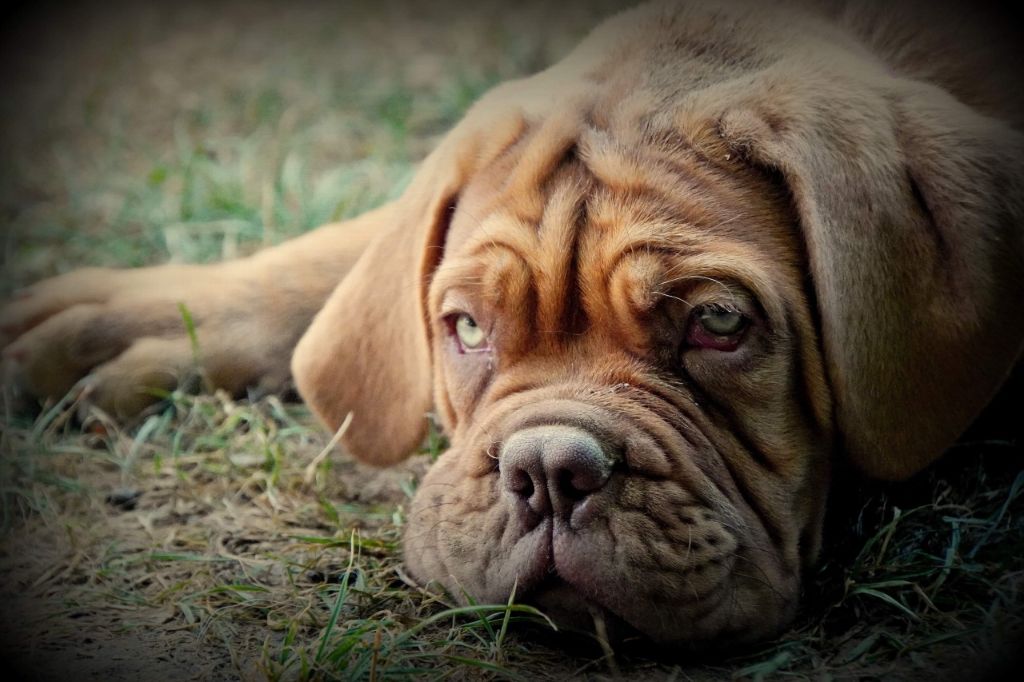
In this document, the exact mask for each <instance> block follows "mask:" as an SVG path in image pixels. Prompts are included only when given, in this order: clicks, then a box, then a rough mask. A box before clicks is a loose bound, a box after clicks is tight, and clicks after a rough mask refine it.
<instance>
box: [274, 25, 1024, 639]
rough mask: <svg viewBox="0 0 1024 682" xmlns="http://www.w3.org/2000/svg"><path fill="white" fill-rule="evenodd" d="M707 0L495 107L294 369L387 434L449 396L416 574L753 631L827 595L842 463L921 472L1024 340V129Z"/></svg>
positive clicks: (585, 610) (403, 444)
mask: <svg viewBox="0 0 1024 682" xmlns="http://www.w3.org/2000/svg"><path fill="white" fill-rule="evenodd" d="M666 11H668V10H666ZM678 11H681V12H684V11H685V12H690V11H692V12H696V13H698V14H699V13H700V12H701V10H699V9H697V8H695V7H690V9H688V10H682V9H680V10H678ZM705 18H706V17H705ZM684 19H686V18H685V17H683V18H680V20H679V21H671V20H670V17H668V15H666V14H664V13H663V12H662V9H660V6H652V7H651V8H650V9H649V10H642V11H641V12H640V14H639V15H637V16H626V15H623V16H622V17H621V18H620V19H619V20H617V22H618V23H615V22H612V23H609V24H607V25H606V26H605V28H603V29H601V30H599V31H598V32H596V33H595V34H594V35H592V36H591V38H590V39H589V40H588V41H587V42H585V43H584V44H583V45H581V46H580V48H579V49H578V50H577V52H576V53H574V54H573V55H572V56H570V57H569V58H568V59H567V60H566V61H565V62H563V63H562V64H561V65H559V66H557V67H554V68H553V69H550V70H548V71H545V72H543V73H541V74H539V75H537V76H535V77H531V78H530V79H525V80H523V81H518V82H514V83H511V84H506V85H503V86H500V87H499V88H497V89H496V90H494V91H492V92H491V93H490V94H488V95H487V96H486V97H485V98H484V99H483V100H481V102H479V103H478V104H477V105H476V106H474V108H473V110H471V111H470V112H469V114H468V115H467V117H466V119H464V121H463V122H462V123H461V124H460V125H459V126H458V127H457V128H456V130H455V131H453V132H452V133H451V134H449V136H448V137H447V138H445V141H444V142H443V143H442V144H441V146H440V147H439V148H438V149H437V150H435V152H434V153H433V154H431V156H430V157H428V159H427V160H426V161H425V162H424V164H423V166H422V167H421V169H420V171H419V172H418V173H417V175H416V178H415V179H414V181H413V183H412V184H411V185H410V187H409V188H408V189H407V190H406V191H405V192H404V193H403V195H402V197H401V198H400V199H399V200H398V201H396V202H394V203H393V204H390V205H388V206H386V207H384V208H382V209H380V210H379V211H378V212H376V213H375V214H374V216H373V219H372V220H370V221H369V222H368V223H366V224H367V225H371V226H373V227H375V228H376V229H378V230H379V234H380V236H379V237H378V238H377V239H376V240H375V241H374V242H372V243H371V245H370V246H369V247H368V249H367V251H366V252H365V253H364V255H363V256H362V257H361V259H360V261H359V263H358V264H357V265H356V266H355V267H354V268H353V269H352V271H351V272H350V273H349V274H348V275H347V276H346V278H345V280H344V281H343V282H342V283H341V284H340V285H339V286H338V288H337V289H336V290H335V292H334V293H333V294H332V295H331V297H330V299H329V300H328V301H327V303H326V305H325V307H324V308H323V310H321V312H320V313H319V314H318V316H317V319H316V320H315V321H314V323H313V325H312V326H311V327H310V329H309V331H308V332H307V333H306V335H305V336H304V337H303V339H302V341H301V342H300V343H299V345H298V347H297V349H296V352H295V356H294V360H293V373H294V375H295V377H296V381H297V384H298V387H299V390H300V392H301V393H302V395H303V397H304V399H305V400H306V401H307V402H308V403H309V404H310V405H311V406H312V407H313V409H314V410H315V411H316V412H317V414H318V415H319V416H320V417H321V418H323V420H324V421H325V422H326V423H327V424H328V425H330V426H332V427H334V428H338V425H339V424H341V423H342V422H343V421H346V416H347V415H348V414H350V413H351V414H352V415H353V418H352V420H351V423H350V428H348V430H347V431H346V432H345V433H344V438H343V442H344V443H345V445H346V447H347V448H348V449H349V450H350V451H352V452H354V453H355V454H357V455H358V456H360V457H362V458H363V459H365V460H367V461H370V462H373V463H376V464H387V463H390V462H394V461H396V460H398V459H400V458H401V457H404V456H405V455H406V454H408V453H409V452H410V451H411V450H412V449H414V448H415V447H416V445H417V444H418V443H419V442H420V441H421V439H422V436H423V433H424V430H425V429H424V426H425V419H424V415H425V413H427V412H428V411H435V412H436V413H437V414H439V415H440V418H441V421H442V422H443V424H444V427H445V429H446V431H447V432H448V433H449V435H450V436H451V449H450V450H449V451H448V452H446V453H445V454H444V455H443V456H442V457H441V458H440V459H439V460H438V461H437V462H436V464H435V465H434V466H433V467H432V468H431V470H430V472H429V473H428V475H427V476H426V478H425V479H424V480H423V482H422V483H421V485H420V489H419V491H418V493H417V496H416V498H415V500H414V502H413V505H412V510H411V513H410V515H409V525H408V527H407V529H406V535H405V560H406V562H407V564H408V566H409V568H410V569H411V573H412V574H413V575H414V576H415V577H416V578H418V579H420V580H422V581H424V582H432V583H435V584H438V585H440V586H442V587H444V588H445V589H446V590H448V591H449V592H450V593H451V594H452V595H453V596H454V597H456V598H457V599H460V600H464V601H469V600H472V601H474V602H477V603H479V602H483V601H486V602H505V601H506V600H507V599H508V598H509V596H510V595H511V594H512V593H513V592H514V593H515V595H516V597H517V598H518V599H520V600H523V599H526V600H530V601H533V602H535V603H537V604H539V605H541V606H543V607H544V608H545V610H546V611H548V612H549V613H552V614H553V615H556V616H558V617H560V619H561V620H563V621H570V622H575V623H576V624H579V625H583V626H586V625H587V624H588V621H589V620H590V617H591V615H596V616H597V617H599V618H602V619H604V620H605V622H606V623H612V624H619V625H622V626H624V628H623V629H624V630H625V631H629V630H630V629H632V630H637V631H640V632H641V633H643V634H644V635H647V636H648V637H650V638H652V639H654V640H657V641H662V642H667V641H673V642H675V641H679V642H683V641H691V642H692V641H706V640H709V639H732V640H749V639H755V638H758V637H762V636H765V635H767V634H769V633H772V632H774V631H777V630H778V629H779V628H780V627H781V626H782V625H783V624H785V623H786V622H787V621H788V620H789V618H790V617H791V615H792V614H793V612H794V608H795V606H796V598H797V594H798V591H799V583H800V574H801V568H802V567H803V566H804V565H805V564H806V563H807V562H810V561H813V560H814V558H815V555H816V553H817V548H818V544H819V540H820V527H821V523H822V519H823V515H824V513H823V505H824V501H825V498H826V495H827V488H828V477H829V468H830V464H831V462H832V460H833V459H836V458H841V459H843V460H845V461H847V462H849V463H852V464H853V465H855V466H857V467H859V468H860V469H861V470H863V471H864V472H866V473H868V474H871V475H874V476H877V477H882V478H901V477H906V476H909V475H911V474H913V473H914V472H916V471H919V470H920V469H921V468H923V467H924V466H926V465H927V464H928V463H929V462H931V461H933V460H934V459H935V458H936V457H938V456H939V455H940V454H941V453H942V451H943V449H944V448H946V447H948V446H949V445H950V444H951V443H952V442H953V440H954V439H955V438H956V437H957V435H959V433H961V432H962V430H963V429H964V428H965V427H966V426H967V425H968V424H969V422H970V421H971V419H973V417H974V416H975V415H976V414H977V413H978V411H979V410H980V409H981V408H982V407H983V406H984V405H985V404H986V402H987V401H988V400H989V399H990V398H991V397H992V395H993V394H994V393H995V391H996V390H997V388H998V386H999V385H1000V383H1001V382H1002V381H1003V380H1004V378H1005V376H1006V374H1007V372H1008V370H1009V368H1010V367H1012V366H1013V365H1014V363H1015V362H1016V361H1017V360H1018V359H1019V358H1020V357H1021V355H1022V349H1024V315H1018V314H1007V305H1017V304H1016V303H1013V302H1018V301H1020V300H1022V296H1024V289H1022V283H1024V232H1021V230H1020V225H1021V224H1022V222H1024V204H1022V203H1021V199H1020V197H1022V196H1024V192H1021V191H1019V190H1020V188H1021V187H1022V184H1021V183H1022V178H1024V166H1022V165H1021V164H1022V162H1021V159H1024V138H1022V137H1021V136H1020V134H1019V133H1016V132H1015V131H1013V130H1011V129H1010V128H1008V127H1007V126H1005V125H1003V124H1000V123H999V122H997V121H995V120H993V119H990V118H987V117H985V116H982V115H979V114H978V113H977V112H975V111H972V110H971V109H969V108H968V107H967V106H966V105H965V104H963V103H962V102H960V101H958V100H956V99H955V98H953V97H951V96H950V95H949V94H948V93H946V92H943V91H942V90H940V89H938V88H935V87H932V86H930V85H926V84H922V83H919V82H916V81H913V80H909V79H906V78H903V77H901V76H898V75H896V74H894V73H893V72H892V71H891V70H889V69H887V68H886V67H885V66H884V65H883V64H881V63H880V62H877V61H875V60H873V59H868V58H866V57H865V54H864V53H863V51H861V50H859V49H853V48H851V47H850V45H848V44H846V43H843V42H842V41H838V42H837V41H835V40H833V38H834V36H833V35H832V34H831V33H830V32H829V31H828V30H825V31H824V33H822V34H821V35H817V37H815V35H816V34H815V31H816V30H817V29H814V30H811V29H809V28H807V27H806V26H805V27H803V28H801V27H800V25H798V24H799V22H797V23H794V24H792V25H791V24H790V23H789V22H780V23H778V24H777V25H776V26H775V27H774V28H773V29H772V31H771V32H770V33H768V34H765V33H763V32H760V31H761V29H762V28H763V27H759V26H758V25H751V26H749V27H748V28H749V29H750V30H751V31H752V32H753V33H751V35H754V34H755V33H756V35H759V36H760V39H761V40H763V41H764V44H763V45H761V47H760V48H758V49H755V48H756V47H757V45H755V44H753V43H752V44H751V45H749V46H747V47H749V50H748V51H745V52H743V53H741V54H742V55H745V56H744V57H743V58H739V57H737V53H734V52H729V51H728V50H726V51H725V52H724V53H723V55H720V56H721V57H722V59H721V60H719V61H716V60H715V58H713V54H712V52H714V51H713V50H712V51H711V52H709V51H707V50H705V49H704V47H703V46H706V45H708V44H709V43H708V41H707V40H705V39H704V38H703V37H702V36H701V35H696V36H693V35H691V36H689V38H687V34H686V31H685V30H684V27H686V26H701V25H702V24H701V21H699V20H698V19H699V17H692V16H691V17H689V18H688V19H686V20H684ZM737 21H740V20H739V19H738V18H737ZM712 23H714V22H712ZM755 24H756V22H755ZM638 26H640V27H641V28H638ZM804 29H807V30H804ZM698 33H699V31H698ZM734 33H736V34H737V35H738V34H739V33H738V32H736V31H730V34H729V35H730V36H731V35H733V34H734ZM718 39H721V40H723V41H724V43H723V44H724V45H728V44H730V43H729V40H730V39H728V38H726V37H723V36H719V37H718ZM688 40H692V41H696V42H694V43H693V44H690V43H688ZM756 42H757V41H755V43H756ZM711 43H714V41H713V40H712V41H711ZM762 48H763V49H762ZM797 48H799V49H797ZM759 50H761V51H759ZM747 52H749V54H747ZM791 52H792V53H793V54H795V55H796V56H795V57H793V58H787V57H784V55H787V54H790V53H791ZM808 55H813V56H814V59H813V60H809V59H808V58H807V56H808ZM1008 302H1010V303H1008Z"/></svg>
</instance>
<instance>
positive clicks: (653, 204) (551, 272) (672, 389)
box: [406, 137, 830, 640]
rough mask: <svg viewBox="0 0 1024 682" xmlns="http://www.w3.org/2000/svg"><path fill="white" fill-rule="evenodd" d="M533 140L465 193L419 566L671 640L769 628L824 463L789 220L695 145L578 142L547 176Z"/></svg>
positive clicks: (580, 617)
mask: <svg viewBox="0 0 1024 682" xmlns="http://www.w3.org/2000/svg"><path fill="white" fill-rule="evenodd" d="M539 144H541V143H539V142H535V143H534V146H537V145H539ZM530 147H531V144H530V141H529V140H527V141H521V142H519V143H518V144H517V145H516V146H515V147H514V148H513V149H512V150H510V151H508V152H506V153H505V154H504V155H503V156H502V157H500V158H499V160H498V161H496V162H495V163H494V164H493V165H492V166H491V167H490V168H488V169H486V170H485V171H483V172H481V173H480V174H478V175H477V176H476V177H475V178H474V179H473V180H472V181H471V182H470V183H469V185H468V186H467V187H466V189H465V191H464V192H463V194H462V195H461V198H460V201H459V203H458V206H457V208H456V209H455V210H454V214H453V217H452V224H451V228H450V230H449V232H448V238H447V240H446V243H445V245H444V256H443V259H442V261H441V263H440V265H439V267H438V269H437V270H436V274H435V275H434V277H433V281H432V284H431V286H430V291H429V305H428V308H429V316H430V318H431V320H432V323H433V338H434V344H433V348H434V366H435V386H436V387H437V389H436V394H435V404H436V405H437V406H438V411H439V412H440V414H441V415H442V419H443V421H444V422H445V425H446V427H447V430H448V432H449V433H450V434H451V436H452V439H451V448H450V450H448V451H447V452H446V453H445V454H444V455H443V456H442V457H441V458H440V459H439V460H438V462H437V464H436V465H435V466H434V467H433V468H432V469H431V470H430V472H429V474H428V475H427V477H426V479H425V480H424V481H423V483H422V485H421V487H420V489H419V492H418V494H417V497H416V501H415V503H414V505H413V511H412V514H411V516H410V520H409V527H408V530H407V533H406V548H407V551H406V556H407V561H408V564H409V568H410V569H411V571H412V572H413V574H414V575H415V576H416V577H418V578H419V579H421V580H423V581H437V582H439V583H440V584H441V585H443V586H444V587H445V588H446V589H447V590H448V591H449V592H450V593H452V594H455V595H460V594H465V595H468V596H470V597H472V598H473V599H475V600H477V601H478V602H499V603H500V602H502V601H504V600H505V599H507V598H508V595H509V594H510V593H511V591H512V589H513V585H515V586H516V594H517V596H518V597H519V598H520V599H525V600H529V601H532V602H535V603H537V604H539V605H540V606H542V607H544V608H545V609H546V610H547V611H548V612H550V613H553V614H556V615H558V616H559V617H560V618H561V620H563V621H570V622H571V621H577V622H579V621H582V623H581V624H585V623H586V622H588V621H589V618H590V616H589V613H590V611H591V610H593V609H598V610H600V611H601V612H602V613H604V614H606V615H608V616H609V619H608V620H609V621H610V622H612V623H614V622H620V623H625V624H626V625H628V626H630V627H631V628H633V629H635V630H637V631H640V632H642V633H643V634H645V635H648V636H650V637H652V638H654V639H656V640H679V639H687V640H703V639H708V638H712V637H718V636H721V635H729V636H731V637H735V638H743V639H748V638H752V637H757V636H763V635H765V634H768V633H770V632H772V631H774V630H775V629H776V628H777V627H778V626H779V624H780V623H781V622H783V621H785V620H786V619H787V618H788V617H789V615H790V614H791V612H792V610H793V607H794V605H795V600H796V596H797V592H798V587H799V579H800V573H801V564H802V562H803V561H805V560H807V559H813V556H814V553H815V551H816V546H817V539H818V536H819V523H820V519H821V505H822V503H823V501H824V490H825V486H823V485H822V484H821V481H822V480H823V475H824V473H825V467H826V466H827V462H828V439H829V428H830V427H829V424H828V423H827V422H828V419H829V405H828V399H827V395H828V393H827V390H826V389H825V386H824V384H823V379H822V368H821V357H820V353H819V351H818V343H817V339H816V336H815V334H814V331H813V324H812V323H811V319H810V315H811V312H810V306H809V304H808V301H807V298H806V295H805V290H804V287H803V284H802V278H801V272H802V271H803V268H804V265H803V263H802V262H801V261H802V256H801V251H800V246H799V242H798V240H797V239H796V237H795V235H796V230H795V226H794V218H793V215H792V213H791V211H790V210H789V209H788V207H787V206H786V204H785V201H784V199H783V197H782V196H781V194H780V192H778V191H777V188H773V187H772V186H771V185H770V184H769V182H768V181H767V180H765V179H763V178H758V177H756V176H755V175H754V174H752V173H751V172H749V170H741V169H739V168H738V167H730V166H729V165H728V164H725V165H720V166H715V165H712V164H709V163H707V160H706V159H704V160H702V159H700V158H698V157H697V156H696V155H695V154H693V153H692V152H691V153H689V154H682V155H679V154H677V155H676V156H675V157H674V159H673V164H671V165H669V164H665V163H659V162H658V152H659V151H661V150H658V149H644V148H643V146H642V145H625V144H611V143H609V142H607V141H602V140H600V139H599V138H596V137H584V138H582V139H578V140H576V141H575V145H574V146H573V148H572V149H573V151H570V152H569V153H568V154H563V155H561V156H560V157H558V158H552V159H546V160H545V161H544V162H543V163H541V164H540V165H541V166H542V167H544V168H546V169H547V170H546V171H544V172H541V173H539V174H538V172H537V168H538V161H537V155H538V152H537V151H536V150H531V149H530ZM524 158H530V166H529V167H524V166H523V159H524ZM627 585H628V586H629V589H625V586H627Z"/></svg>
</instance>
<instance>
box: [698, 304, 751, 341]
mask: <svg viewBox="0 0 1024 682" xmlns="http://www.w3.org/2000/svg"><path fill="white" fill-rule="evenodd" d="M697 319H698V320H700V324H701V326H702V327H704V329H706V330H707V331H708V332H709V333H711V334H714V335H715V336H732V335H734V334H739V333H740V332H741V331H743V328H744V327H745V326H746V324H747V318H746V317H745V316H744V315H743V313H740V312H737V311H735V310H729V309H728V308H723V307H721V306H718V305H708V306H704V307H703V308H701V310H700V312H698V313H697Z"/></svg>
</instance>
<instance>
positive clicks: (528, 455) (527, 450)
mask: <svg viewBox="0 0 1024 682" xmlns="http://www.w3.org/2000/svg"><path fill="white" fill-rule="evenodd" d="M500 457H501V459H500V460H499V461H500V465H501V484H502V487H503V489H504V490H505V494H506V495H508V496H509V497H510V498H511V499H512V501H513V505H514V506H515V507H516V509H517V511H518V512H519V513H520V514H522V515H523V517H524V518H532V519H536V518H537V515H540V516H549V515H551V514H557V515H560V516H564V517H568V516H569V515H571V514H572V511H573V509H574V508H575V507H576V505H577V504H578V503H580V502H581V501H583V500H584V499H585V498H586V497H587V496H588V495H590V494H591V493H594V492H596V491H598V490H600V489H601V488H603V487H604V484H605V483H607V482H608V479H609V478H610V477H611V473H612V464H613V462H612V460H611V458H609V457H608V455H607V454H606V453H605V451H604V449H603V448H602V447H601V444H600V443H599V442H598V441H597V439H596V438H594V437H593V436H592V435H590V434H589V433H587V432H586V431H583V430H581V429H577V428H575V427H571V426H536V427H532V428H528V429H523V430H521V431H517V432H516V433H515V434H513V435H512V437H510V438H509V439H508V440H506V441H505V444H504V445H503V446H502V448H501V454H500Z"/></svg>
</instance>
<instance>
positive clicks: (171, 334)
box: [0, 206, 392, 418]
mask: <svg viewBox="0 0 1024 682" xmlns="http://www.w3.org/2000/svg"><path fill="white" fill-rule="evenodd" d="M391 210H392V209H391V207H390V206H384V207H382V208H380V209H377V210H376V211H372V212H370V213H367V214H364V215H363V216H360V217H359V218H356V219H354V220H350V221H346V222H343V223H334V224H330V225H325V226H323V227H321V228H319V229H317V230H314V231H313V232H310V233H307V234H305V235H303V236H301V237H298V238H296V239H293V240H291V241H288V242H285V243H283V244H281V245H279V246H275V247H270V248H267V249H264V250H263V251H260V252H258V253H256V254H254V255H252V256H249V257H246V258H241V259H237V260H233V261H227V262H224V263H217V264H212V265H164V266H156V267H149V268H139V269H134V270H115V269H101V268H86V269H81V270H76V271H74V272H71V273H69V274H66V275H62V276H60V277H55V278H52V279H48V280H45V281H43V282H40V283H38V284H36V285H34V286H31V287H29V288H28V289H26V290H23V291H21V292H18V293H17V294H15V295H14V296H13V297H12V299H11V300H10V301H8V302H7V303H6V304H5V305H4V306H3V309H2V310H0V346H2V347H3V348H4V350H3V356H4V368H5V379H4V383H5V384H6V385H7V386H8V388H11V389H13V390H14V391H15V392H20V393H22V394H28V395H30V396H33V397H35V398H59V397H61V396H63V395H64V394H66V393H67V392H68V391H69V390H71V389H72V388H73V387H75V386H76V384H77V385H80V386H82V387H85V388H86V389H87V391H88V393H87V395H88V398H89V400H90V401H91V402H92V403H93V404H95V405H97V406H99V407H100V408H102V409H104V410H106V411H108V412H110V413H111V414H114V415H116V416H118V417H122V418H124V417H129V416H131V415H133V414H135V413H137V412H138V411H140V410H141V409H143V408H144V407H146V406H147V405H149V404H151V403H152V402H154V401H155V400H157V397H156V396H157V394H159V392H160V391H161V390H169V389H173V388H174V387H176V386H177V385H179V383H180V382H181V381H182V380H183V379H184V378H185V377H187V376H189V375H194V374H195V373H196V370H200V374H201V375H202V376H203V378H204V381H206V382H207V384H208V385H212V386H213V387H216V388H223V389H225V390H228V391H230V392H232V393H239V392H242V391H244V390H245V389H246V388H250V387H259V388H262V389H265V390H280V389H282V388H284V387H286V386H287V385H288V383H289V380H290V374H289V361H290V359H291V354H292V350H293V349H294V347H295V344H296V343H297V342H298V339H299V337H300V336H301V335H302V333H303V332H304V331H305V329H306V327H307V326H308V325H309V322H310V320H312V318H313V316H314V315H315V314H316V312H317V310H319V309H320V307H321V306H322V305H323V302H324V301H325V300H326V298H327V296H328V294H329V293H330V292H331V291H332V290H333V289H334V287H335V286H336V285H337V284H338V282H340V281H341V280H342V278H343V277H344V276H345V274H346V273H347V272H348V270H349V269H350V268H351V267H352V265H353V264H354V263H355V262H356V260H358V258H359V256H360V255H361V254H362V252H363V250H364V248H365V246H366V244H367V243H368V242H369V240H370V238H371V237H372V236H373V235H374V234H376V233H377V232H378V231H379V229H380V225H381V223H382V221H386V220H387V219H388V216H389V215H390V212H391ZM83 379H84V380H83ZM79 382H81V384H79ZM154 389H156V390H154Z"/></svg>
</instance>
